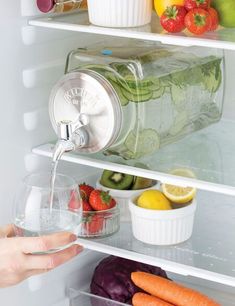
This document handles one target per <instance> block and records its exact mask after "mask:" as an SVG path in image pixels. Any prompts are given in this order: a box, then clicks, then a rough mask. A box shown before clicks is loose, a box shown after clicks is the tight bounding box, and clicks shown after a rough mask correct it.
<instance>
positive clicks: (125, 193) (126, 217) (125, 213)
mask: <svg viewBox="0 0 235 306" xmlns="http://www.w3.org/2000/svg"><path fill="white" fill-rule="evenodd" d="M157 186H158V183H157V182H156V184H154V185H153V186H152V187H149V188H145V189H138V190H117V189H111V188H108V187H105V186H103V185H101V184H100V181H99V180H98V181H97V182H96V188H97V189H100V190H104V191H109V194H110V195H111V196H112V197H113V198H114V199H115V200H116V202H117V204H118V206H119V209H120V218H121V221H123V222H127V221H130V220H131V215H130V210H129V207H128V203H129V200H130V198H133V197H134V196H136V195H138V194H139V193H140V192H143V191H145V190H148V189H156V188H157Z"/></svg>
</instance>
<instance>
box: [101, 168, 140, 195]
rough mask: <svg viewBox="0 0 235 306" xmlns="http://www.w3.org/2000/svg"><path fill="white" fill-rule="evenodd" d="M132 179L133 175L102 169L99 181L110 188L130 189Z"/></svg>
mask: <svg viewBox="0 0 235 306" xmlns="http://www.w3.org/2000/svg"><path fill="white" fill-rule="evenodd" d="M133 180H134V176H133V175H129V174H124V173H120V172H114V171H109V170H104V172H103V174H102V176H101V179H100V183H101V185H103V186H105V187H108V188H111V189H118V190H127V189H131V188H130V187H131V185H132V184H133Z"/></svg>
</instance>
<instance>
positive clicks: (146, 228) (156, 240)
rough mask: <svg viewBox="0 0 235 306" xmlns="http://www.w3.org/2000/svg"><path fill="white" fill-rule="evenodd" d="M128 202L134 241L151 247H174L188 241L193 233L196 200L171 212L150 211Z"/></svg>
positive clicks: (133, 201)
mask: <svg viewBox="0 0 235 306" xmlns="http://www.w3.org/2000/svg"><path fill="white" fill-rule="evenodd" d="M137 198H138V197H137V196H134V197H133V198H132V199H131V200H130V201H129V209H130V212H131V221H132V231H133V235H134V237H135V238H136V239H138V240H140V241H142V242H145V243H148V244H152V245H174V244H177V243H181V242H184V241H186V240H188V239H189V238H190V237H191V235H192V231H193V223H194V215H195V211H196V200H195V199H194V200H193V201H192V203H190V204H189V205H187V206H184V207H181V208H176V209H172V210H152V209H145V208H142V207H139V206H137V205H136V204H135V203H136V200H137Z"/></svg>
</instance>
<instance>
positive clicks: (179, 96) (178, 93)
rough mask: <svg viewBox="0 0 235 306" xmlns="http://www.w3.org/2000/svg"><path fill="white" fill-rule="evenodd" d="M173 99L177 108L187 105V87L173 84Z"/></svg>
mask: <svg viewBox="0 0 235 306" xmlns="http://www.w3.org/2000/svg"><path fill="white" fill-rule="evenodd" d="M171 99H172V101H173V103H174V105H175V107H176V108H177V109H182V107H184V106H185V105H186V93H185V87H183V88H181V87H179V86H176V85H174V84H172V86H171Z"/></svg>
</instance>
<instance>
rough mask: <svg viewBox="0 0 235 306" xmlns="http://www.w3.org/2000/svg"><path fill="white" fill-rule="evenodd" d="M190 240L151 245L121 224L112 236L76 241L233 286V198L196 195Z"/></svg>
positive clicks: (173, 270)
mask: <svg viewBox="0 0 235 306" xmlns="http://www.w3.org/2000/svg"><path fill="white" fill-rule="evenodd" d="M197 201H198V208H197V212H196V218H195V224H194V231H193V235H192V237H191V238H190V239H189V240H188V241H186V242H184V243H181V244H178V245H173V246H167V247H164V246H152V245H148V244H145V243H142V242H140V241H138V240H136V239H135V238H134V237H133V234H132V229H131V224H130V223H128V222H124V223H122V224H121V228H120V231H119V232H118V233H116V234H114V235H113V236H110V237H106V238H100V239H93V240H87V239H78V243H80V244H82V245H83V246H84V247H86V248H88V249H91V250H95V251H98V252H102V253H106V254H111V255H115V256H120V257H124V258H129V259H132V260H136V261H141V262H144V263H147V264H151V265H154V266H160V267H161V268H163V269H165V270H167V271H169V272H173V273H176V274H181V275H185V276H187V275H189V276H194V277H198V278H201V279H205V280H209V281H213V282H217V283H221V284H224V285H229V286H233V287H235V260H234V258H235V242H234V241H235V203H234V198H233V197H225V196H224V195H221V194H215V193H208V192H202V191H201V192H198V195H197Z"/></svg>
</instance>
